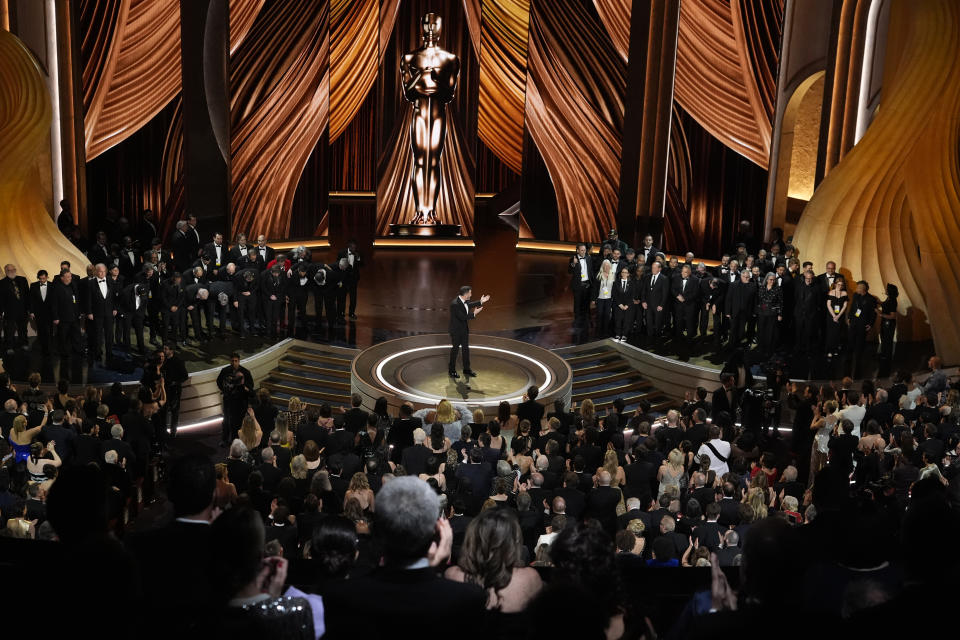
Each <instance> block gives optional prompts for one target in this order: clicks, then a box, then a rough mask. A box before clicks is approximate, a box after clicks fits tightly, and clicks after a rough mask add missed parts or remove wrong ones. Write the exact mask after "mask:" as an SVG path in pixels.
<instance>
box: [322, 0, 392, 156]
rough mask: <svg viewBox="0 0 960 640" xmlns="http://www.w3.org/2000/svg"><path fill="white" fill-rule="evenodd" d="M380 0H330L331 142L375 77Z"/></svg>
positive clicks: (353, 113) (338, 134)
mask: <svg viewBox="0 0 960 640" xmlns="http://www.w3.org/2000/svg"><path fill="white" fill-rule="evenodd" d="M379 13H380V12H379V0H331V1H330V142H333V141H334V140H336V139H337V138H338V137H340V134H341V133H343V131H344V129H346V128H347V125H349V124H350V121H351V120H353V117H354V116H355V115H356V113H357V111H358V110H359V109H360V105H362V104H363V101H364V99H366V97H367V93H369V91H370V87H372V86H373V83H374V81H375V80H376V79H377V67H378V65H379V62H380V58H379V55H380V51H379V48H378V37H377V35H378V33H377V32H378V29H379V27H380V21H379Z"/></svg>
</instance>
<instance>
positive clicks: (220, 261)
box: [203, 242, 230, 276]
mask: <svg viewBox="0 0 960 640" xmlns="http://www.w3.org/2000/svg"><path fill="white" fill-rule="evenodd" d="M219 248H220V258H217V247H216V245H215V244H214V243H212V242H208V243H207V244H206V245H204V247H203V255H204V256H206V257H207V258H208V259H209V260H210V271H211V273H212V275H214V276H216V275H218V274H219V272H220V269H222V268H224V267H226V266H227V263H228V262H230V260H229V258H228V257H227V255H228V253H229V252H228V251H227V247H225V246H224V245H220V247H219Z"/></svg>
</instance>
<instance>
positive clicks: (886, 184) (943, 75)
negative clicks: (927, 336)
mask: <svg viewBox="0 0 960 640" xmlns="http://www.w3.org/2000/svg"><path fill="white" fill-rule="evenodd" d="M890 11H891V12H890V23H889V32H888V43H887V57H886V60H885V62H884V80H883V100H882V102H881V106H880V109H879V111H878V112H877V116H876V118H875V119H874V120H873V122H872V124H871V125H870V127H869V128H868V129H867V131H866V133H865V134H864V136H863V138H861V139H860V142H859V143H857V145H856V146H855V147H853V149H851V150H850V151H849V152H848V153H847V154H846V155H845V156H844V157H843V159H842V160H840V162H839V163H838V164H837V165H836V166H834V168H833V170H831V171H830V173H829V174H827V176H826V178H824V180H823V182H821V183H820V186H819V187H818V188H817V190H816V192H815V193H814V195H813V198H812V199H811V200H810V202H809V204H807V206H806V208H805V210H804V212H803V214H802V216H801V217H800V221H799V223H798V225H797V229H796V232H795V233H794V244H796V246H797V247H798V248H799V250H800V255H801V256H802V257H803V259H805V260H807V259H809V260H812V261H813V263H814V265H815V266H816V267H817V268H822V265H823V264H824V262H825V261H826V260H836V262H837V264H838V265H840V266H841V268H842V270H844V271H845V272H847V273H846V275H848V280H849V279H850V278H852V279H853V280H859V279H864V280H867V281H868V282H870V284H871V293H874V294H875V295H879V296H881V297H882V296H883V287H884V285H885V284H886V283H893V284H895V285H897V287H899V289H900V298H899V311H900V313H906V314H907V319H906V321H904V320H903V319H901V320H900V321H899V322H898V324H897V334H898V340H903V339H905V338H908V337H921V336H922V329H923V320H926V321H927V322H929V329H930V332H931V333H932V334H933V341H934V345H935V347H936V352H937V354H938V355H940V356H941V357H943V359H944V361H945V362H948V363H956V362H960V323H958V322H957V321H956V318H955V309H957V307H958V305H960V172H958V167H960V118H958V115H957V114H960V65H957V64H956V61H957V60H958V59H960V4H958V3H957V2H956V1H955V0H925V1H924V2H919V3H918V2H913V1H912V0H893V4H892V5H891V9H890ZM911 334H912V335H911Z"/></svg>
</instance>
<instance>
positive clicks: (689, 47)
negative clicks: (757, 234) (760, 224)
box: [675, 0, 783, 168]
mask: <svg viewBox="0 0 960 640" xmlns="http://www.w3.org/2000/svg"><path fill="white" fill-rule="evenodd" d="M782 24H783V0H760V1H756V0H733V1H732V2H731V1H729V0H685V1H684V2H681V3H680V30H679V36H678V45H677V75H676V84H675V96H676V100H677V102H679V103H680V105H681V106H682V107H683V108H684V109H685V110H686V111H687V112H689V113H690V114H691V115H692V116H693V117H694V119H695V120H696V121H697V122H699V123H700V125H701V126H702V127H703V128H704V129H706V130H707V131H708V132H710V134H711V135H713V136H714V137H716V138H717V139H719V140H720V141H721V142H723V144H725V145H726V146H728V147H730V148H731V149H733V150H734V151H736V152H737V153H739V154H741V155H743V156H744V157H746V158H748V159H749V160H751V161H752V162H754V163H756V164H757V165H759V166H761V167H763V168H767V166H768V164H769V156H770V134H771V129H772V124H771V122H772V116H773V103H774V96H775V95H776V70H777V51H778V50H779V46H780V30H781V28H782V27H781V25H782Z"/></svg>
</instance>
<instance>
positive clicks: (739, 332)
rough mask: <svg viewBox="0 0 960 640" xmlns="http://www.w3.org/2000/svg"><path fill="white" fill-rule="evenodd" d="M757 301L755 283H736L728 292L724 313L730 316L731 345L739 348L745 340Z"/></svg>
mask: <svg viewBox="0 0 960 640" xmlns="http://www.w3.org/2000/svg"><path fill="white" fill-rule="evenodd" d="M756 299H757V285H756V284H755V283H754V282H753V281H750V282H742V281H741V282H736V283H734V284H732V285H730V288H729V289H728V290H727V297H726V301H725V303H724V313H725V314H726V315H728V316H730V345H731V346H734V347H735V346H737V345H739V344H740V340H741V339H743V336H744V333H745V331H746V327H747V323H748V322H749V321H750V319H751V318H752V317H753V311H754V305H755V302H756Z"/></svg>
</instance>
